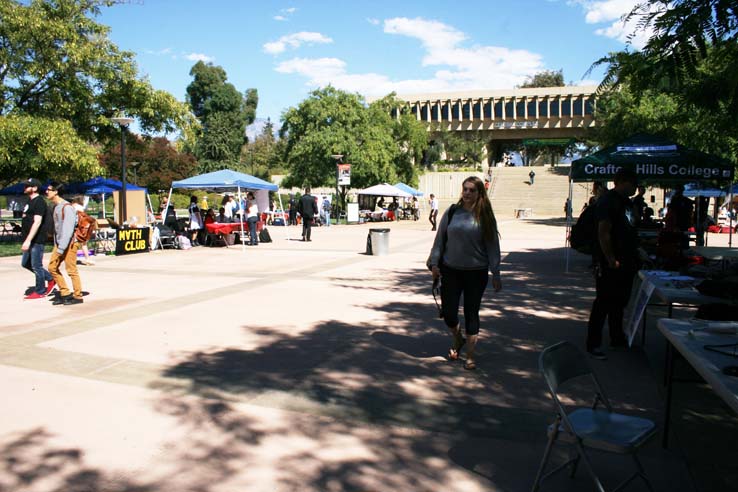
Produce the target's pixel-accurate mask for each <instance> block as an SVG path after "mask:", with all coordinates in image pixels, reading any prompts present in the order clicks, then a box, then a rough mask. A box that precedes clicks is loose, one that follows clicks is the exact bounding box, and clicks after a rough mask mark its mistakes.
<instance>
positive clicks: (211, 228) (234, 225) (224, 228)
mask: <svg viewBox="0 0 738 492" xmlns="http://www.w3.org/2000/svg"><path fill="white" fill-rule="evenodd" d="M263 228H264V222H262V221H258V222H257V223H256V232H261V230H262V229H263ZM205 229H207V231H208V232H209V233H210V234H231V233H233V232H240V231H241V223H240V222H211V223H210V224H205ZM243 230H244V232H248V231H249V223H248V222H246V221H244V222H243Z"/></svg>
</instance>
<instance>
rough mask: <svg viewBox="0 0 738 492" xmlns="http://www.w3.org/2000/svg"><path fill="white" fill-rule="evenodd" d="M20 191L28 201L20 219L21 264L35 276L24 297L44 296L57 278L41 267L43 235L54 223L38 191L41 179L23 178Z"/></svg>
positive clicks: (52, 288)
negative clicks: (54, 278) (32, 284)
mask: <svg viewBox="0 0 738 492" xmlns="http://www.w3.org/2000/svg"><path fill="white" fill-rule="evenodd" d="M23 186H24V188H23V192H24V193H25V194H26V196H28V199H29V202H28V204H26V206H25V210H24V212H23V218H22V220H21V241H22V242H23V243H22V244H21V251H23V255H22V256H21V266H22V267H23V268H25V269H26V270H29V271H31V272H32V273H33V275H34V276H35V277H36V283H35V285H34V287H33V289H31V292H28V291H26V294H25V297H24V298H25V299H43V298H44V297H46V296H47V295H48V294H50V293H51V291H53V290H54V286H55V285H56V282H54V280H53V279H52V277H51V274H50V273H49V271H48V270H46V269H45V268H44V246H45V245H46V237H47V235H48V233H49V231H50V230H51V228H52V227H53V224H52V223H51V215H50V214H49V213H48V205H47V204H46V200H44V198H43V197H42V196H41V195H39V193H38V192H39V190H40V189H41V182H40V181H39V180H37V179H34V178H29V179H27V180H26V181H24V182H23Z"/></svg>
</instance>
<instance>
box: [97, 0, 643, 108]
mask: <svg viewBox="0 0 738 492" xmlns="http://www.w3.org/2000/svg"><path fill="white" fill-rule="evenodd" d="M635 3H636V0H607V1H591V0H486V1H477V0H465V1H463V2H461V1H458V0H457V1H441V0H423V1H416V0H411V1H404V0H395V1H385V0H374V1H372V2H356V1H327V0H322V1H316V0H295V1H288V2H270V1H246V0H242V1H236V0H210V1H204V0H131V1H130V2H129V3H124V4H119V5H115V6H113V7H110V8H106V9H104V10H103V13H102V15H101V16H100V17H99V18H98V20H99V21H100V22H101V23H103V24H105V25H108V26H110V27H111V33H110V38H111V39H112V41H113V42H114V43H116V44H117V45H118V46H119V47H120V48H121V49H123V50H128V51H132V52H134V53H136V61H137V63H138V66H139V71H140V73H141V74H142V75H146V76H148V77H149V79H150V81H151V83H152V84H153V86H154V87H155V88H157V89H162V90H166V91H168V92H170V93H172V94H173V95H174V96H175V97H177V98H178V99H180V100H184V96H185V89H186V87H187V85H188V84H189V83H190V82H191V81H192V78H191V77H190V75H189V71H190V69H191V68H192V66H193V65H194V64H195V63H196V62H197V61H198V60H204V61H210V62H212V63H214V64H215V65H219V66H221V67H223V68H224V69H225V70H226V73H227V74H228V80H229V82H231V83H233V84H234V85H235V86H236V88H237V89H238V90H239V91H241V92H243V91H245V90H246V89H248V88H252V87H253V88H256V89H258V91H259V106H258V109H257V117H258V118H264V119H265V118H267V117H270V118H271V119H272V120H273V121H279V119H280V115H281V114H282V112H283V111H284V110H285V109H287V108H288V107H290V106H295V105H297V104H298V103H299V102H300V101H301V100H303V99H304V98H305V97H306V96H307V95H308V93H309V92H310V91H311V90H313V89H315V88H317V87H321V86H325V85H327V84H329V83H330V84H332V85H333V86H335V87H338V88H340V89H344V90H348V91H351V92H358V93H360V94H362V95H364V96H367V97H372V96H382V95H385V94H387V93H389V92H390V91H392V90H394V91H396V92H398V93H418V92H443V91H463V90H484V89H505V88H512V87H514V86H515V85H519V84H520V83H522V82H523V81H524V80H525V77H526V76H527V75H532V74H534V73H536V72H538V71H541V70H544V69H551V70H558V69H563V70H564V77H565V80H566V81H567V83H568V82H572V83H574V84H578V85H582V84H589V83H597V82H598V81H599V79H598V77H599V76H600V75H601V72H595V73H593V74H591V75H589V76H588V77H587V79H586V80H584V76H585V72H586V71H587V69H588V68H589V67H590V65H591V64H592V62H594V61H595V60H597V59H598V58H600V57H601V56H604V55H606V54H607V53H608V52H611V51H618V50H621V49H623V48H624V47H625V40H626V35H627V34H628V33H630V32H631V31H632V29H631V28H630V27H629V26H623V24H622V22H621V21H620V16H621V15H622V14H624V13H626V12H627V11H629V10H630V8H632V6H633V5H634V4H635ZM645 35H646V33H641V36H640V37H638V38H636V40H635V41H634V45H635V46H636V47H639V46H640V45H641V44H642V42H643V39H644V38H643V36H645Z"/></svg>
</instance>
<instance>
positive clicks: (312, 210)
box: [297, 187, 318, 241]
mask: <svg viewBox="0 0 738 492" xmlns="http://www.w3.org/2000/svg"><path fill="white" fill-rule="evenodd" d="M297 211H298V212H300V216H301V217H302V240H303V241H311V239H310V231H311V229H312V225H313V219H314V218H315V216H316V215H317V213H318V204H317V203H316V201H315V198H314V197H313V195H311V194H310V188H309V187H308V188H305V194H304V195H302V197H300V201H299V203H298V204H297Z"/></svg>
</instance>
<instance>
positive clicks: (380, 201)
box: [377, 196, 384, 209]
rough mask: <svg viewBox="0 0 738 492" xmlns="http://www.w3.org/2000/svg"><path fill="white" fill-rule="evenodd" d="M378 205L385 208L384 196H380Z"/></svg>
mask: <svg viewBox="0 0 738 492" xmlns="http://www.w3.org/2000/svg"><path fill="white" fill-rule="evenodd" d="M377 207H379V208H381V209H384V197H383V196H381V197H379V201H378V202H377Z"/></svg>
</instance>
